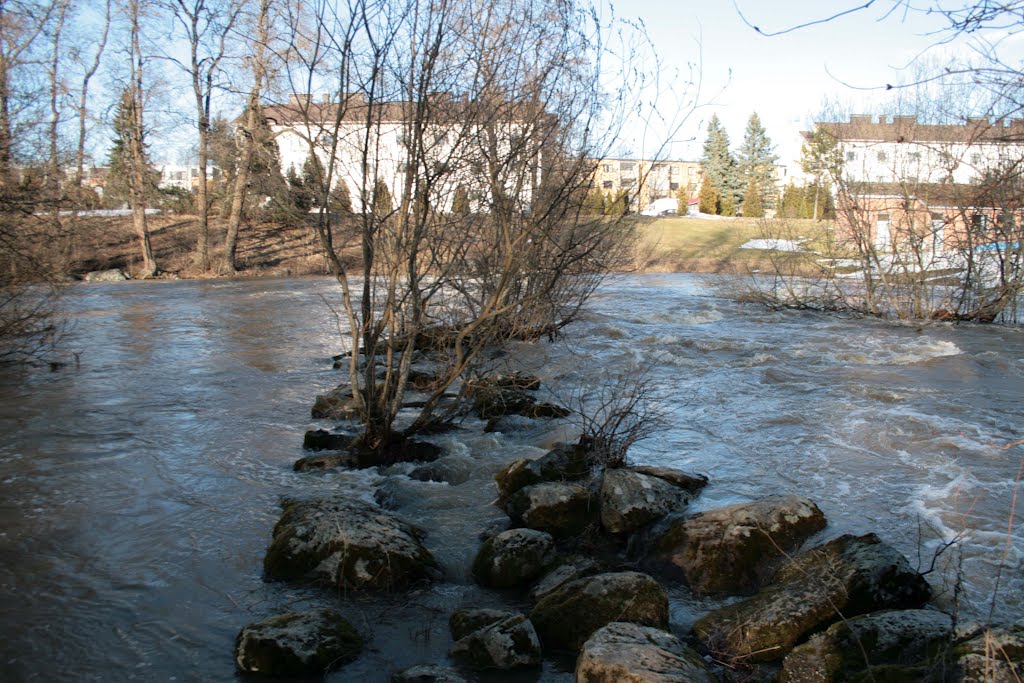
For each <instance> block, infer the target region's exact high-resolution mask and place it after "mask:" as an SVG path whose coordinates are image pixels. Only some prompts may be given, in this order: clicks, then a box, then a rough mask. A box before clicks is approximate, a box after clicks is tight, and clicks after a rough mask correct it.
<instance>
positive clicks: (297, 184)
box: [285, 166, 313, 215]
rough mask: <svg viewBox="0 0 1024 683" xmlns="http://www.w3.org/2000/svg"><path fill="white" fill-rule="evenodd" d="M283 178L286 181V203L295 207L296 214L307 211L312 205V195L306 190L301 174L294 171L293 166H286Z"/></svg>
mask: <svg viewBox="0 0 1024 683" xmlns="http://www.w3.org/2000/svg"><path fill="white" fill-rule="evenodd" d="M285 180H286V181H287V182H288V200H289V201H288V203H289V204H290V205H291V207H292V208H293V209H295V212H296V214H299V215H301V214H306V213H309V209H310V208H311V207H312V206H313V195H312V193H310V192H309V190H307V188H306V183H305V182H304V181H303V179H302V176H300V175H299V174H298V173H296V172H295V167H294V166H289V167H288V172H287V173H286V174H285Z"/></svg>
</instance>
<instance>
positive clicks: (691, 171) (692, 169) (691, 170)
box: [687, 166, 697, 176]
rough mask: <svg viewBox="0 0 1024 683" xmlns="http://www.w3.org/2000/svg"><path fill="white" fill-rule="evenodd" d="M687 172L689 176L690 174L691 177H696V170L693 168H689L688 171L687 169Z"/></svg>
mask: <svg viewBox="0 0 1024 683" xmlns="http://www.w3.org/2000/svg"><path fill="white" fill-rule="evenodd" d="M687 172H688V173H689V174H690V175H691V176H694V175H697V169H696V168H695V167H693V166H691V167H690V169H689V171H687Z"/></svg>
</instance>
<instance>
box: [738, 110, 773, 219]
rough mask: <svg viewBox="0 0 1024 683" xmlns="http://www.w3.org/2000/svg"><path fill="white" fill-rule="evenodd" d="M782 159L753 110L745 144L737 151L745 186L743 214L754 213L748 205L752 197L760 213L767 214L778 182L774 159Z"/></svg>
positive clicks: (740, 172)
mask: <svg viewBox="0 0 1024 683" xmlns="http://www.w3.org/2000/svg"><path fill="white" fill-rule="evenodd" d="M778 160H779V157H778V155H777V154H775V149H774V146H773V145H772V141H771V140H770V139H769V138H768V134H767V132H766V131H765V129H764V126H762V125H761V118H760V117H759V116H758V115H757V112H754V113H753V114H751V115H750V119H749V120H748V121H747V129H746V131H745V132H744V135H743V144H742V145H740V148H739V151H738V152H737V153H736V167H737V171H738V173H739V178H740V181H741V182H742V183H743V185H744V187H745V188H746V190H745V191H744V194H743V215H744V216H752V215H754V214H752V213H750V211H748V209H747V202H750V201H753V202H755V206H756V205H758V204H759V205H760V208H759V209H758V210H759V211H760V214H759V215H760V216H763V215H764V209H765V208H766V207H768V208H770V207H771V206H773V205H774V192H772V189H773V188H774V186H775V183H774V178H775V163H776V162H777V161H778ZM751 188H754V189H755V190H756V192H757V197H756V198H755V197H751V196H750V195H749V192H750V190H751Z"/></svg>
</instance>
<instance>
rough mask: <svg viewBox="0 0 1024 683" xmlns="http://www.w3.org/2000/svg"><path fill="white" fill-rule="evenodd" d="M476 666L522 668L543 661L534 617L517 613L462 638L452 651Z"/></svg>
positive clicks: (462, 660) (460, 658)
mask: <svg viewBox="0 0 1024 683" xmlns="http://www.w3.org/2000/svg"><path fill="white" fill-rule="evenodd" d="M449 654H450V655H451V656H452V658H453V659H456V660H458V661H460V662H463V663H465V664H468V665H469V666H472V667H473V668H476V669H502V670H508V669H519V668H523V667H537V666H540V663H541V650H540V640H539V639H538V638H537V632H536V631H535V630H534V628H533V624H532V623H530V620H529V619H527V618H526V616H524V615H522V614H516V615H513V616H510V617H507V618H505V619H502V620H500V621H497V622H494V623H491V624H488V625H486V626H484V627H482V628H480V629H477V630H475V631H473V632H471V633H469V634H468V635H466V636H464V637H462V638H460V639H459V640H458V641H456V642H455V644H454V645H452V649H451V651H450V652H449Z"/></svg>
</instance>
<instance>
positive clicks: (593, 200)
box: [581, 187, 604, 216]
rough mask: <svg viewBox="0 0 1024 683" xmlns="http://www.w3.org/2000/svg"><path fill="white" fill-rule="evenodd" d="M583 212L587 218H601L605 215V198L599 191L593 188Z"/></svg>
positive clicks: (588, 194)
mask: <svg viewBox="0 0 1024 683" xmlns="http://www.w3.org/2000/svg"><path fill="white" fill-rule="evenodd" d="M581 208H582V210H583V211H582V212H583V214H584V215H587V216H600V215H602V214H604V196H603V195H602V194H601V191H600V190H599V189H597V188H596V187H595V188H592V189H591V190H590V192H588V193H587V196H586V198H585V199H584V200H583V206H582V207H581Z"/></svg>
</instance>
